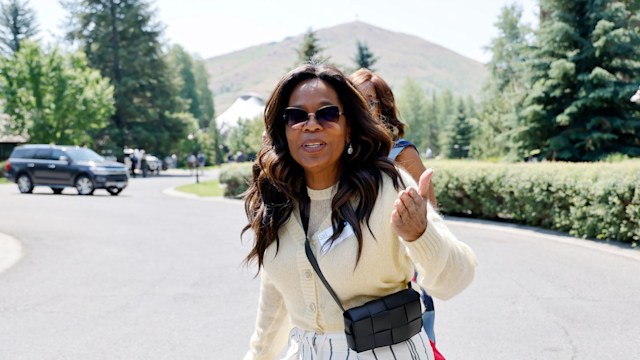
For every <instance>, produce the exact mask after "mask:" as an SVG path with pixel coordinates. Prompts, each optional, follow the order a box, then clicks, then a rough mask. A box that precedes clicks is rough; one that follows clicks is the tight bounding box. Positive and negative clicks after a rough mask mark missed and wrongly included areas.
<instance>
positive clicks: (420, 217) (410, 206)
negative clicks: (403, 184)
mask: <svg viewBox="0 0 640 360" xmlns="http://www.w3.org/2000/svg"><path fill="white" fill-rule="evenodd" d="M426 218H427V204H426V202H425V200H424V199H423V198H422V196H420V194H419V193H418V190H417V189H416V188H414V187H411V188H408V189H406V190H404V191H402V192H400V194H399V195H398V199H396V201H395V203H394V210H393V211H392V213H391V224H392V226H393V227H394V230H395V231H396V233H398V235H400V236H401V237H403V238H404V239H407V240H409V241H411V240H415V239H417V238H418V237H419V236H420V235H422V233H423V232H424V230H425V228H426V226H427V219H426Z"/></svg>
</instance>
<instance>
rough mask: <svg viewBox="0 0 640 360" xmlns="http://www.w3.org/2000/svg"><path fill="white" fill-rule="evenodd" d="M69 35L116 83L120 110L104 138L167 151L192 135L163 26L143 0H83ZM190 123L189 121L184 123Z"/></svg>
mask: <svg viewBox="0 0 640 360" xmlns="http://www.w3.org/2000/svg"><path fill="white" fill-rule="evenodd" d="M65 6H66V7H67V9H69V10H70V11H71V15H72V16H71V19H72V20H73V22H72V23H71V25H70V29H69V30H70V31H69V33H68V38H69V39H71V40H75V41H77V42H78V43H79V44H80V45H81V46H82V48H83V49H84V51H85V52H86V54H87V56H88V59H89V62H90V64H91V66H93V67H94V68H96V69H99V70H100V72H101V73H102V75H103V76H106V77H109V78H110V79H111V81H112V84H113V85H114V87H115V103H116V112H115V114H114V115H113V116H112V117H111V124H110V126H109V128H108V129H107V131H106V132H105V133H104V134H102V136H103V139H102V141H103V142H104V143H105V144H108V145H110V146H112V147H113V150H115V151H117V150H118V149H120V150H121V149H122V148H124V147H125V146H131V147H139V148H145V149H146V150H147V152H149V153H157V154H158V155H163V154H165V155H166V154H168V153H171V152H174V151H176V150H175V149H176V148H177V146H178V145H179V144H180V142H181V141H184V139H186V138H187V134H188V131H189V129H188V124H187V123H188V122H189V121H187V120H186V117H185V116H183V115H180V112H181V111H182V110H183V108H182V107H181V104H180V102H179V101H178V96H177V95H178V94H177V89H176V88H175V86H174V84H173V83H172V78H171V72H170V71H169V69H168V67H167V61H166V58H165V55H164V54H163V52H162V50H161V45H160V41H159V37H160V35H161V26H160V25H159V24H158V23H156V22H155V21H154V20H153V17H154V13H153V12H152V11H151V10H150V5H149V3H148V2H147V1H143V0H79V1H77V2H75V3H67V4H65ZM185 122H187V123H185Z"/></svg>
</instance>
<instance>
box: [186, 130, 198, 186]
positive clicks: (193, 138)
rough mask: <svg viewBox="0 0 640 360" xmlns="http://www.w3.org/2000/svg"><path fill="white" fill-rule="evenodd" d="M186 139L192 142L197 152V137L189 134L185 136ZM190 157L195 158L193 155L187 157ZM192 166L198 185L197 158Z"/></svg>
mask: <svg viewBox="0 0 640 360" xmlns="http://www.w3.org/2000/svg"><path fill="white" fill-rule="evenodd" d="M187 138H188V139H189V140H192V141H193V142H194V144H195V146H194V147H195V150H196V151H198V137H197V136H196V135H194V134H193V133H189V136H187ZM191 156H194V157H195V155H194V154H193V153H191V155H190V156H189V157H191ZM193 164H194V166H193V168H194V170H195V171H196V184H199V183H200V178H199V177H198V158H197V157H195V162H194V163H193Z"/></svg>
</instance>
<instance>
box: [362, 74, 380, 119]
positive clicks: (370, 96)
mask: <svg viewBox="0 0 640 360" xmlns="http://www.w3.org/2000/svg"><path fill="white" fill-rule="evenodd" d="M358 90H360V93H362V95H363V96H364V98H365V99H366V100H367V102H368V103H369V111H371V115H373V117H374V118H375V119H378V118H380V115H381V113H380V99H378V96H377V95H376V90H375V88H374V87H373V84H372V83H371V82H366V83H364V84H362V85H361V86H360V88H358Z"/></svg>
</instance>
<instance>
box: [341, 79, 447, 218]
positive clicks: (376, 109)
mask: <svg viewBox="0 0 640 360" xmlns="http://www.w3.org/2000/svg"><path fill="white" fill-rule="evenodd" d="M349 79H350V80H351V82H353V84H354V85H355V86H356V87H357V88H358V90H360V92H361V93H362V95H363V96H364V97H365V99H367V101H368V102H369V108H370V110H371V112H372V113H373V116H374V118H378V119H380V120H381V121H382V123H383V124H384V126H385V127H386V128H387V130H388V131H389V133H390V134H391V137H392V138H393V141H394V145H393V148H392V149H391V153H390V154H389V157H390V158H391V160H394V161H395V162H396V164H397V165H398V166H400V167H402V168H403V169H405V170H406V171H407V172H408V173H409V174H411V177H413V179H414V180H415V181H416V182H418V179H420V175H422V173H424V172H425V170H426V168H425V166H424V164H423V163H422V159H421V158H420V153H418V150H417V149H416V146H415V145H414V144H412V143H411V142H409V141H407V140H405V139H403V137H404V127H405V124H404V123H403V122H402V121H400V119H399V118H398V110H397V108H396V100H395V97H394V96H393V91H391V87H389V85H388V84H387V82H386V81H384V79H383V78H381V77H380V76H378V75H377V74H374V73H373V72H371V71H370V70H368V69H360V70H358V71H356V72H354V73H353V74H351V76H350V77H349ZM429 201H430V202H431V205H433V206H434V207H435V208H437V207H438V204H437V202H436V195H435V191H434V188H433V184H429Z"/></svg>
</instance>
